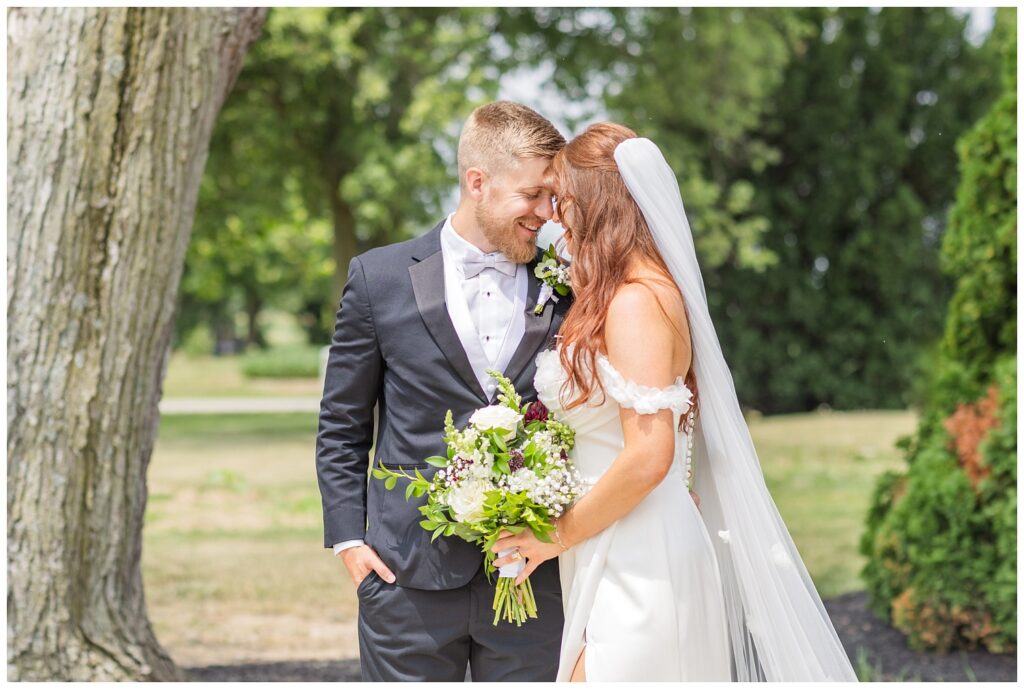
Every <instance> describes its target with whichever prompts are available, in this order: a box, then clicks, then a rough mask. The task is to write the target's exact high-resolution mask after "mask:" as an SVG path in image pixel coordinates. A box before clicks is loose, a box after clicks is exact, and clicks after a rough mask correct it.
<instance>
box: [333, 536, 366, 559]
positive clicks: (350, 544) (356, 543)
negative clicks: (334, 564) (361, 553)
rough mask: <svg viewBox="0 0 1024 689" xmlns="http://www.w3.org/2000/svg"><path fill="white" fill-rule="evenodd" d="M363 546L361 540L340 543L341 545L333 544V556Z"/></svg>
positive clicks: (355, 539) (354, 539)
mask: <svg viewBox="0 0 1024 689" xmlns="http://www.w3.org/2000/svg"><path fill="white" fill-rule="evenodd" d="M360 545H364V544H363V539H361V538H353V539H352V540H351V541H342V542H341V543H335V544H334V554H335V555H337V554H339V553H340V552H341V551H342V550H348V549H349V548H355V547H356V546H360Z"/></svg>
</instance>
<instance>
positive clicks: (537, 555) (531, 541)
mask: <svg viewBox="0 0 1024 689" xmlns="http://www.w3.org/2000/svg"><path fill="white" fill-rule="evenodd" d="M510 548H518V549H519V554H520V555H522V556H523V558H525V559H526V568H525V569H524V570H523V571H522V572H521V573H520V574H519V576H518V577H516V584H521V583H523V582H524V581H526V577H528V576H530V575H531V574H533V571H534V570H535V569H537V568H538V567H540V565H541V563H542V562H544V561H545V560H550V559H552V558H556V557H558V556H559V555H561V554H562V553H564V552H565V550H564V549H563V548H562V546H560V545H558V544H557V543H545V542H544V541H542V540H540V539H538V538H537V537H536V536H534V535H533V531H531V530H530V529H523V531H522V533H518V534H513V533H511V532H509V531H502V532H501V538H499V539H498V542H497V543H495V544H494V545H493V546H492V547H491V550H493V551H494V552H496V553H497V552H500V551H502V550H508V549H510ZM513 562H516V558H515V556H514V554H511V555H506V556H505V557H499V558H498V559H497V560H495V561H494V566H495V567H502V566H504V565H510V564H512V563H513Z"/></svg>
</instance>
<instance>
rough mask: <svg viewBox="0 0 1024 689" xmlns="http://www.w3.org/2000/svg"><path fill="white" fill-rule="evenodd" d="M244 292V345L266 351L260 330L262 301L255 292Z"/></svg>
mask: <svg viewBox="0 0 1024 689" xmlns="http://www.w3.org/2000/svg"><path fill="white" fill-rule="evenodd" d="M246 291H247V294H246V296H245V318H246V322H247V328H246V330H247V332H246V339H245V344H246V346H249V347H253V346H254V347H258V348H259V349H266V347H267V339H266V338H265V337H264V336H263V330H262V329H261V328H260V312H261V311H262V310H263V300H262V299H260V297H259V294H257V292H256V290H254V289H250V290H246Z"/></svg>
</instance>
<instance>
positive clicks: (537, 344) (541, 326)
mask: <svg viewBox="0 0 1024 689" xmlns="http://www.w3.org/2000/svg"><path fill="white" fill-rule="evenodd" d="M541 255H542V252H538V254H537V258H534V260H533V261H532V262H531V263H530V264H529V265H528V266H527V267H526V269H527V270H528V271H529V279H530V287H529V289H528V291H527V293H526V313H525V314H524V315H525V316H526V330H525V332H524V333H523V339H522V340H520V341H519V346H518V347H517V348H516V351H515V353H514V354H513V355H512V359H511V360H509V362H508V366H506V367H505V371H504V375H505V377H506V378H508V379H509V380H511V381H515V379H516V378H517V377H518V376H519V374H520V373H522V372H523V369H524V368H526V365H527V364H529V363H530V359H532V358H533V357H534V356H536V354H537V350H538V349H540V348H541V347H542V346H544V344H546V343H547V341H548V332H549V331H550V330H551V316H552V314H553V313H554V311H555V305H554V302H553V301H550V300H549V301H548V302H547V303H546V304H545V305H544V311H543V312H542V313H541V314H540V315H539V316H538V315H537V314H535V313H534V312H533V309H534V307H536V306H537V295H538V294H539V293H540V280H538V279H537V277H536V276H535V275H534V274H533V269H534V268H535V267H536V266H537V263H538V261H539V259H540V256H541Z"/></svg>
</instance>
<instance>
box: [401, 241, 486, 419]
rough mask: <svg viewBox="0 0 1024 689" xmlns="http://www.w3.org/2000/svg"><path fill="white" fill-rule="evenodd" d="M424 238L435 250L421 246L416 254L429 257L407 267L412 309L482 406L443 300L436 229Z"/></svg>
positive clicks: (481, 394) (481, 395)
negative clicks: (432, 242) (431, 241)
mask: <svg viewBox="0 0 1024 689" xmlns="http://www.w3.org/2000/svg"><path fill="white" fill-rule="evenodd" d="M442 225H443V223H442ZM428 238H432V239H434V243H435V244H436V250H434V251H432V252H431V249H434V248H435V247H434V244H430V245H427V244H424V245H423V246H422V247H420V251H419V254H421V255H423V254H427V253H429V254H430V255H429V256H426V258H424V259H423V260H421V261H419V262H418V263H414V264H413V265H411V266H409V277H410V278H411V279H412V291H413V294H414V295H415V297H416V308H417V309H419V312H420V317H421V318H422V319H423V323H424V325H426V327H427V330H428V331H429V332H430V336H431V337H433V338H434V342H436V343H437V346H438V347H439V348H440V349H441V352H442V353H444V355H445V357H446V358H447V359H448V363H450V364H451V365H452V368H453V369H455V372H456V373H458V374H459V377H460V378H462V380H463V382H464V383H465V384H466V385H467V386H468V387H469V389H470V390H472V391H473V393H474V394H475V395H476V396H477V397H479V398H480V399H481V400H482V401H483V402H484V403H487V401H488V400H487V396H486V395H485V394H484V391H483V388H481V387H480V382H479V381H478V380H477V379H476V374H475V373H473V367H472V365H470V363H469V357H468V356H466V350H465V349H463V347H462V341H461V340H460V339H459V334H458V333H457V332H456V331H455V326H454V325H453V324H452V319H451V317H450V316H449V315H448V307H447V305H446V304H445V301H444V293H445V290H444V259H443V254H442V253H441V243H440V226H438V227H437V228H435V229H434V231H433V232H431V233H430V234H429V235H426V236H425V237H424V239H425V240H426V239H428Z"/></svg>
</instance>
